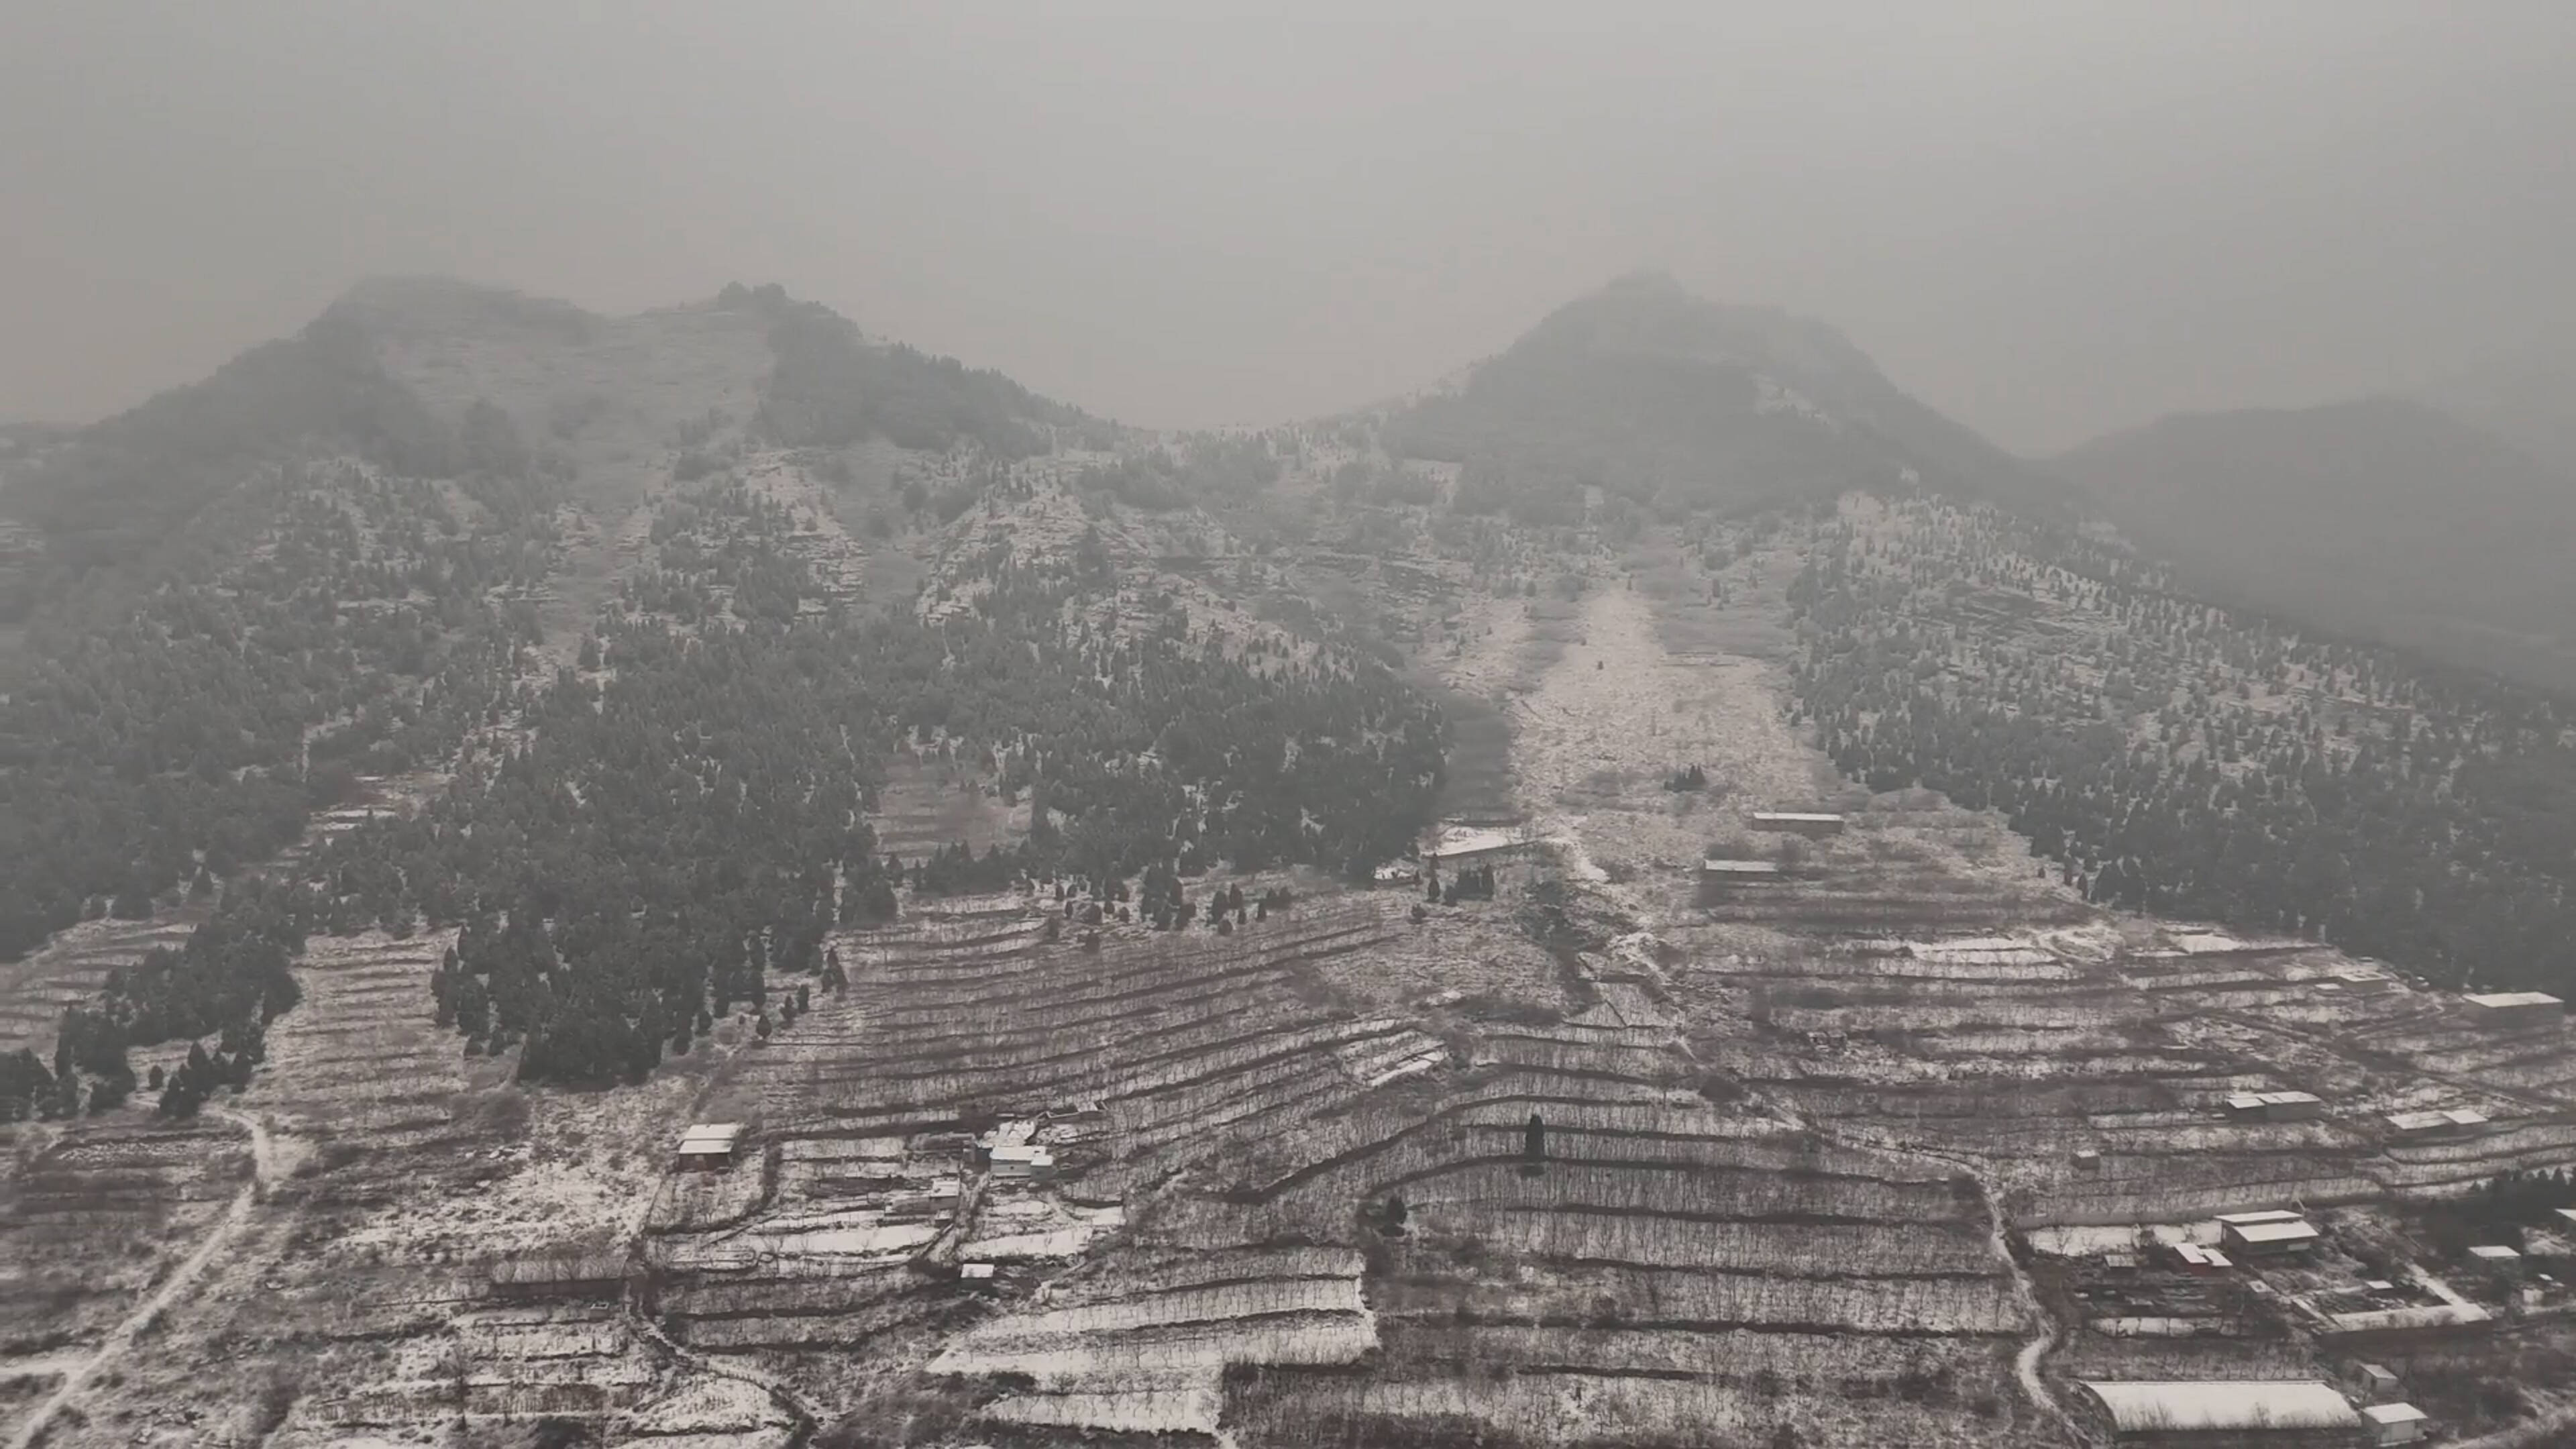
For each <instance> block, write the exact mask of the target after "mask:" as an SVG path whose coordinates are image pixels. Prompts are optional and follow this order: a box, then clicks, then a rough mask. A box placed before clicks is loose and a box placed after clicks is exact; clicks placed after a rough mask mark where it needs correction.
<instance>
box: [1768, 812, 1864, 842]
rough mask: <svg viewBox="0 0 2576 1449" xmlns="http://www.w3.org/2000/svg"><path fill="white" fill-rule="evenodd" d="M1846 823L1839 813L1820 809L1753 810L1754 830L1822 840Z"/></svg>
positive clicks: (1840, 830) (1837, 832) (1837, 833)
mask: <svg viewBox="0 0 2576 1449" xmlns="http://www.w3.org/2000/svg"><path fill="white" fill-rule="evenodd" d="M1846 824H1848V822H1847V821H1845V820H1844V819H1843V817H1841V816H1840V815H1834V814H1829V813H1827V812H1824V811H1821V810H1756V811H1754V812H1753V828H1754V829H1756V830H1770V831H1777V832H1780V833H1782V834H1787V835H1803V836H1806V837H1807V838H1808V839H1810V840H1822V839H1823V838H1825V837H1826V836H1828V835H1840V834H1842V833H1843V829H1844V827H1845V825H1846Z"/></svg>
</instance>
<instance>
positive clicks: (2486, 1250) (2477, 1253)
mask: <svg viewBox="0 0 2576 1449" xmlns="http://www.w3.org/2000/svg"><path fill="white" fill-rule="evenodd" d="M2469 1256H2470V1257H2472V1258H2478V1259H2482V1260H2484V1261H2486V1262H2489V1263H2510V1262H2512V1261H2513V1260H2514V1259H2516V1258H2519V1257H2521V1256H2522V1250H2521V1249H2519V1248H2509V1247H2507V1246H2505V1245H2504V1244H2502V1243H2480V1244H2478V1245H2476V1246H2475V1247H2472V1248H2471V1249H2469Z"/></svg>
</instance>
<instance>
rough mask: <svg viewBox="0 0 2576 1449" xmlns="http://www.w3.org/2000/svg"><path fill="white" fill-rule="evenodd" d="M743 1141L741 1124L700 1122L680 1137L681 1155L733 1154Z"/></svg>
mask: <svg viewBox="0 0 2576 1449" xmlns="http://www.w3.org/2000/svg"><path fill="white" fill-rule="evenodd" d="M741 1140H742V1124H741V1123H739V1122H700V1123H698V1124H697V1125H695V1126H693V1127H691V1128H690V1129H689V1130H688V1131H686V1132H684V1133H682V1134H681V1135H680V1153H681V1155H682V1156H684V1157H697V1156H701V1155H704V1154H707V1153H713V1152H731V1151H733V1149H734V1144H735V1143H736V1142H739V1141H741Z"/></svg>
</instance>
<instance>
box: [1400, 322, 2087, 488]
mask: <svg viewBox="0 0 2576 1449" xmlns="http://www.w3.org/2000/svg"><path fill="white" fill-rule="evenodd" d="M1382 437H1383V440H1384V442H1385V445H1386V447H1387V448H1388V450H1389V451H1390V452H1393V453H1395V454H1397V455H1398V456H1405V457H1417V458H1426V459H1434V460H1439V461H1445V462H1452V463H1457V464H1460V465H1461V466H1462V468H1463V469H1464V470H1465V475H1464V477H1465V486H1466V487H1467V488H1468V489H1469V490H1470V493H1471V496H1472V495H1477V494H1481V495H1483V496H1484V497H1487V498H1489V499H1490V500H1491V503H1492V506H1493V507H1494V508H1496V509H1498V510H1510V511H1512V512H1514V513H1515V514H1516V515H1518V516H1524V517H1535V516H1537V515H1542V514H1546V513H1549V512H1551V511H1556V512H1561V511H1562V509H1563V508H1564V506H1565V503H1564V500H1566V499H1567V498H1568V497H1572V496H1578V490H1580V489H1581V488H1584V487H1598V488H1600V489H1603V490H1604V491H1605V492H1607V493H1609V494H1611V495H1614V496H1617V497H1620V498H1623V499H1627V500H1629V501H1631V502H1634V503H1636V504H1639V505H1643V506H1646V507H1649V508H1652V509H1654V510H1655V511H1657V512H1658V513H1659V514H1662V515H1666V516H1672V515H1676V514H1680V513H1688V512H1694V511H1706V510H1715V511H1721V512H1723V511H1731V510H1735V509H1741V508H1748V507H1753V508H1758V507H1763V506H1768V505H1770V504H1774V503H1778V502H1783V501H1790V500H1797V499H1808V500H1813V499H1819V498H1827V497H1832V496H1834V495H1836V494H1839V493H1841V492H1843V491H1844V490H1846V489H1850V488H1869V489H1887V488H1902V487H1912V486H1923V487H1932V488H1938V489H1942V490H1944V491H1950V492H1955V493H1959V494H1962V495H1967V496H1975V497H1986V498H1993V499H1996V500H1998V501H2009V502H2013V503H2015V504H2017V505H2019V506H2023V507H2027V508H2033V509H2038V510H2042V511H2047V512H2062V511H2064V509H2065V508H2066V506H2067V500H2066V498H2065V496H2064V493H2063V490H2060V489H2058V488H2056V487H2054V486H2053V485H2052V484H2051V483H2050V481H2049V480H2048V479H2047V478H2045V476H2044V475H2042V474H2041V473H2040V472H2039V471H2038V470H2036V469H2034V468H2032V467H2031V466H2030V465H2029V464H2028V463H2026V462H2024V461H2022V460H2021V459H2018V458H2015V457H2013V456H2012V455H2010V454H2009V453H2006V452H2005V451H2004V450H2003V449H2001V448H1998V447H1996V446H1995V445H1994V444H1992V443H1990V442H1988V441H1986V440H1985V439H1984V438H1982V437H1979V436H1978V435H1977V434H1976V433H1975V432H1974V431H1972V430H1970V429H1968V428H1966V427H1964V426H1962V425H1960V424H1959V423H1957V422H1954V421H1952V420H1951V419H1949V418H1946V417H1944V416H1942V415H1941V414H1940V413H1938V412H1936V411H1934V410H1933V409H1931V408H1929V407H1927V406H1925V405H1924V404H1922V403H1921V402H1918V401H1916V400H1915V399H1914V398H1912V397H1910V396H1908V395H1907V394H1905V393H1904V392H1903V391H1902V390H1900V389H1899V388H1897V387H1896V386H1895V385H1894V384H1893V383H1891V382H1889V381H1888V379H1887V377H1886V376H1885V374H1883V373H1881V372H1880V371H1879V369H1878V367H1877V365H1876V364H1875V363H1873V362H1872V361H1871V360H1870V359H1869V357H1868V356H1867V355H1866V354H1864V353H1863V352H1861V350H1860V349H1859V348H1857V347H1855V346H1853V345H1852V343H1851V342H1850V340H1849V339H1847V338H1845V337H1844V336H1843V335H1842V334H1841V333H1840V332H1837V331H1836V330H1834V329H1833V328H1832V327H1829V326H1827V325H1825V324H1824V323H1821V322H1816V321H1813V320H1810V319H1807V318H1802V317H1797V316H1794V315H1792V314H1790V313H1788V312H1784V311H1781V310H1779V309H1777V308H1771V307H1747V306H1729V305H1723V304H1719V303H1715V302H1710V301H1706V300H1704V299H1702V298H1699V297H1696V296H1693V295H1692V294H1691V293H1689V292H1688V291H1687V290H1685V289H1684V288H1683V287H1682V286H1681V284H1680V283H1678V282H1676V281H1675V280H1674V279H1672V278H1671V277H1669V276H1664V275H1661V274H1655V273H1641V274H1637V275H1632V276H1628V277H1623V278H1621V279H1619V280H1617V281H1615V282H1613V283H1611V284H1610V285H1609V286H1608V287H1605V288H1603V289H1602V290H1600V291H1598V292H1595V293H1593V294H1592V295H1590V296H1588V297H1584V298H1580V299H1578V300H1576V301H1574V302H1571V303H1569V304H1567V305H1565V306H1563V307H1560V308H1558V309H1557V310H1556V311H1554V312H1552V313H1550V314H1549V315H1548V316H1547V317H1546V318H1545V319H1543V320H1542V321H1540V322H1539V324H1538V325H1537V326H1535V327H1533V328H1532V329H1531V330H1530V331H1529V332H1528V333H1526V334H1525V335H1523V336H1522V337H1521V338H1520V339H1519V340H1518V341H1516V342H1514V343H1513V344H1512V345H1511V346H1510V347H1509V348H1507V349H1505V350H1504V351H1503V352H1502V353H1500V354H1499V355H1497V356H1495V357H1493V358H1490V359H1488V360H1487V361H1485V362H1483V363H1480V364H1478V365H1477V366H1476V367H1475V368H1474V369H1473V370H1471V371H1470V372H1469V374H1468V375H1467V377H1466V379H1465V380H1464V382H1463V383H1462V384H1461V385H1459V386H1458V387H1456V388H1455V389H1453V390H1449V391H1446V392H1439V393H1433V394H1430V395H1426V396H1423V397H1420V398H1417V399H1415V400H1413V401H1411V402H1409V403H1407V404H1405V405H1403V406H1401V407H1399V408H1397V409H1395V410H1394V411H1392V412H1391V413H1389V414H1388V415H1387V417H1386V419H1385V421H1384V425H1383V428H1382Z"/></svg>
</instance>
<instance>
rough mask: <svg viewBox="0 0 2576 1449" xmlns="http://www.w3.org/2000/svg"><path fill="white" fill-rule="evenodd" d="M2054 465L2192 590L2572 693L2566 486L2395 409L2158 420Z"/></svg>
mask: <svg viewBox="0 0 2576 1449" xmlns="http://www.w3.org/2000/svg"><path fill="white" fill-rule="evenodd" d="M2054 466H2055V467H2057V468H2058V469H2059V470H2060V471H2061V472H2062V473H2064V474H2065V475H2066V477H2068V478H2069V479H2070V480H2072V481H2074V482H2075V483H2077V484H2079V485H2081V486H2082V487H2084V488H2085V489H2086V490H2088V491H2089V492H2090V493H2091V495H2092V497H2093V499H2094V500H2095V501H2096V502H2097V503H2098V504H2099V506H2100V507H2101V509H2102V510H2103V512H2104V513H2105V514H2106V515H2107V516H2108V517H2109V518H2110V519H2111V520H2112V521H2113V522H2114V523H2116V524H2117V525H2118V526H2119V527H2120V529H2121V530H2122V532H2123V533H2125V534H2127V535H2128V536H2129V537H2130V538H2131V539H2132V540H2133V541H2134V542H2136V543H2137V544H2139V545H2140V546H2141V547H2143V548H2145V549H2147V550H2149V551H2151V552H2155V553H2159V554H2161V555H2163V556H2165V557H2166V558H2167V559H2168V560H2169V561H2170V562H2171V563H2172V564H2173V565H2174V567H2175V570H2176V574H2177V576H2178V577H2179V578H2181V579H2182V580H2184V581H2185V582H2187V583H2189V584H2191V585H2192V586H2194V587H2197V588H2201V589H2204V590H2207V591H2209V592H2210V593H2212V594H2214V595H2216V596H2218V597H2221V598H2223V599H2227V600H2230V601H2233V602H2237V603H2241V604H2244V605H2249V606H2252V607H2255V608H2260V609H2264V610H2267V611H2271V612H2276V613H2280V614H2283V615H2285V616H2287V617H2289V618H2292V619H2296V620H2299V621H2302V622H2305V623H2308V624H2311V625H2314V626H2316V627H2320V628H2325V629H2329V630H2333V631H2336V632H2342V633H2349V634H2356V635H2362V636H2367V637H2374V638H2378V639H2382V640H2385V641H2386V642H2389V643H2392V644H2398V645H2402V646H2405V647H2409V648H2414V649H2417V650H2420V651H2423V652H2426V653H2428V654H2430V655H2433V656H2434V657H2437V658H2441V659H2445V660H2448V661H2451V662H2454V663H2460V664H2467V665H2471V666H2474V667H2478V668H2485V669H2491V670H2495V671H2497V672H2500V673H2506V674H2511V675H2515V676H2517V677H2520V678H2524V679H2527V680H2531V681H2533V682H2537V683H2543V684H2548V685H2552V686H2556V687H2562V688H2563V687H2571V686H2576V568H2571V567H2570V560H2571V559H2576V479H2571V478H2569V477H2568V476H2565V475H2563V474H2560V473H2558V472H2556V471H2554V470H2553V469H2551V468H2550V467H2548V466H2547V465H2546V464H2544V463H2542V462H2540V461H2539V460H2537V459H2535V458H2533V457H2532V456H2530V455H2529V454H2527V453H2525V452H2523V451H2521V450H2520V449H2517V448H2515V447H2514V446H2512V445H2510V444H2509V443H2506V442H2504V441H2502V440H2500V439H2498V438H2495V437H2492V436H2490V435H2489V434H2487V433H2485V432H2482V431H2480V430H2478V429H2476V428H2473V427H2471V426H2469V425H2468V424H2466V423H2464V422H2462V421H2460V420H2459V419H2458V418H2455V417H2453V416H2451V415H2449V414H2448V413H2445V412H2442V411H2439V410H2437V409H2435V408H2432V407H2429V406H2426V405H2425V404H2423V403H2419V402H2415V401H2411V400H2408V399H2403V398H2395V397H2380V398H2368V399H2363V400H2360V401H2355V402H2346V403H2335V404H2330V405H2327V406H2323V407H2313V408H2299V409H2285V410H2273V411H2244V412H2226V413H2203V414H2192V415H2184V416H2176V417H2169V418H2165V419H2162V420H2160V421H2158V422H2154V423H2151V424H2148V425H2147V426H2145V427H2142V428H2136V429H2132V430H2130V431H2127V432H2123V433H2117V434H2114V435H2112V436H2110V437H2106V438H2102V439H2098V440H2096V441H2094V442H2091V443H2088V444H2085V445H2084V446H2082V447H2080V448H2077V449H2075V450H2074V451H2072V452H2069V453H2067V454H2064V455H2062V456H2061V457H2059V458H2057V459H2055V460H2054Z"/></svg>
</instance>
